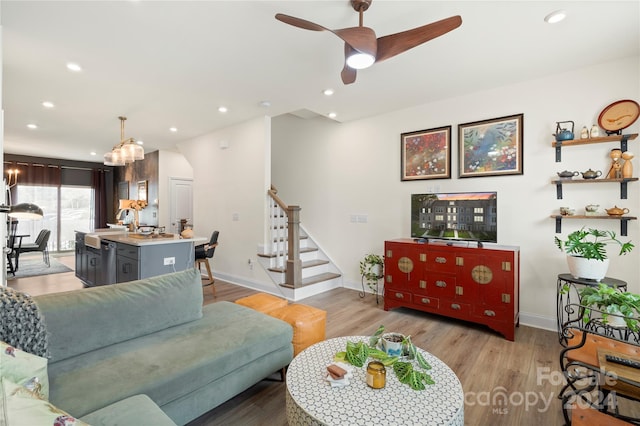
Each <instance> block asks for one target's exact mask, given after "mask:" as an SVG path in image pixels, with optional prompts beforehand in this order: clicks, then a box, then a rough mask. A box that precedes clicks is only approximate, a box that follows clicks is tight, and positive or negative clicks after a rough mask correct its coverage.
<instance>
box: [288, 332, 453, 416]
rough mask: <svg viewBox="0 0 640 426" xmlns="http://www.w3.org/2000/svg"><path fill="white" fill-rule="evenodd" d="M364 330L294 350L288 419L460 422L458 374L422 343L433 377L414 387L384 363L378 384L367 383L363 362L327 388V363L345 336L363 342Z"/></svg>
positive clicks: (343, 344)
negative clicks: (424, 385) (346, 379)
mask: <svg viewBox="0 0 640 426" xmlns="http://www.w3.org/2000/svg"><path fill="white" fill-rule="evenodd" d="M368 339H369V337H368V336H347V337H338V338H335V339H330V340H325V341H324V342H320V343H316V344H315V345H313V346H310V347H308V348H307V349H305V350H304V351H303V352H301V353H300V354H298V356H296V357H295V358H294V359H293V361H291V364H290V365H289V368H288V369H287V380H286V381H287V421H288V422H289V425H292V426H293V425H345V424H349V425H456V426H463V424H464V394H463V392H462V385H461V384H460V380H458V377H457V376H456V375H455V373H454V372H453V370H451V369H450V368H449V367H448V366H447V365H446V364H445V363H444V362H442V361H441V360H440V359H438V358H436V357H435V356H433V355H431V354H430V353H428V352H425V351H423V350H422V349H419V348H418V350H419V351H420V352H421V353H422V355H424V357H425V359H426V360H427V362H429V364H430V365H431V367H432V369H431V370H429V374H430V375H431V377H432V378H433V380H434V381H435V382H436V383H435V384H434V385H427V388H426V389H425V390H421V391H415V390H413V389H411V387H410V386H409V385H405V384H403V383H400V382H399V381H398V378H397V377H396V375H395V373H394V372H393V368H392V367H389V368H387V383H386V386H385V387H384V388H383V389H372V388H370V387H369V386H367V384H366V364H365V367H362V368H357V367H356V368H355V370H354V372H353V377H352V378H351V379H350V380H349V382H350V384H349V385H348V386H345V387H342V388H332V387H331V386H330V385H329V383H328V382H327V381H326V380H325V377H326V375H327V370H326V367H327V365H329V364H331V362H332V361H333V357H334V355H335V354H336V353H337V352H341V351H344V350H346V347H347V341H352V342H360V341H364V342H368Z"/></svg>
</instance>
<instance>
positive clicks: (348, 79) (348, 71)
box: [340, 43, 358, 84]
mask: <svg viewBox="0 0 640 426" xmlns="http://www.w3.org/2000/svg"><path fill="white" fill-rule="evenodd" d="M353 51H354V49H353V48H352V47H351V46H349V44H347V43H345V44H344V67H343V68H342V72H341V73H340V77H342V82H343V83H344V84H351V83H354V82H355V81H356V75H357V73H358V71H357V70H356V69H354V68H351V67H350V66H348V65H347V58H348V57H349V55H351V54H352V53H353Z"/></svg>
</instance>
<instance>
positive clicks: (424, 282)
mask: <svg viewBox="0 0 640 426" xmlns="http://www.w3.org/2000/svg"><path fill="white" fill-rule="evenodd" d="M419 286H420V288H427V282H426V281H424V280H420V284H419Z"/></svg>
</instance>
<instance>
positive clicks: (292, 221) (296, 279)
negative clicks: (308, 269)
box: [286, 206, 302, 288]
mask: <svg viewBox="0 0 640 426" xmlns="http://www.w3.org/2000/svg"><path fill="white" fill-rule="evenodd" d="M287 228H288V232H287V252H288V256H287V271H286V282H287V283H288V284H290V285H292V286H293V287H294V288H296V287H300V285H301V284H302V260H301V259H300V206H288V207H287Z"/></svg>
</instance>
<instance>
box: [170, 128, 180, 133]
mask: <svg viewBox="0 0 640 426" xmlns="http://www.w3.org/2000/svg"><path fill="white" fill-rule="evenodd" d="M169 131H170V132H174V133H175V132H177V131H178V128H177V127H169Z"/></svg>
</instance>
